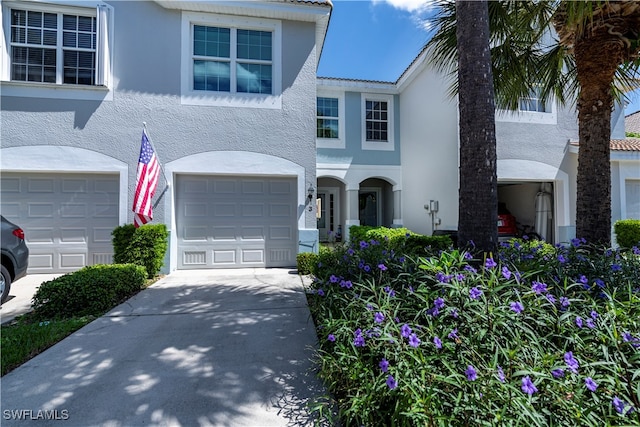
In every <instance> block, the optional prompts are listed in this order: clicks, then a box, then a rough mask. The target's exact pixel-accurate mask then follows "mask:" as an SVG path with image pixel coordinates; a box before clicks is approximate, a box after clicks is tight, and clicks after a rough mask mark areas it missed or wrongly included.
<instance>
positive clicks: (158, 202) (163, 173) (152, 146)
mask: <svg viewBox="0 0 640 427" xmlns="http://www.w3.org/2000/svg"><path fill="white" fill-rule="evenodd" d="M142 126H143V128H144V133H145V134H146V135H147V139H148V140H149V144H151V148H153V151H154V152H155V153H156V157H157V158H158V165H160V170H161V171H162V176H163V177H164V183H165V186H164V189H163V190H162V193H160V195H159V196H158V198H157V199H156V202H155V203H154V204H153V209H155V208H157V207H158V205H159V204H160V200H162V196H164V193H166V192H167V190H168V189H169V185H170V184H169V180H168V179H167V173H166V172H165V170H164V166H162V162H161V161H160V156H158V150H156V147H155V145H154V144H153V140H152V139H151V135H149V131H148V130H147V122H142Z"/></svg>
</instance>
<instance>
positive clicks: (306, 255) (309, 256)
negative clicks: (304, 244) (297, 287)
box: [296, 252, 318, 275]
mask: <svg viewBox="0 0 640 427" xmlns="http://www.w3.org/2000/svg"><path fill="white" fill-rule="evenodd" d="M296 264H297V266H298V274H303V275H306V274H314V272H315V270H316V266H317V265H318V255H317V254H315V253H313V252H300V253H298V255H296Z"/></svg>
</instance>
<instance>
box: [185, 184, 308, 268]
mask: <svg viewBox="0 0 640 427" xmlns="http://www.w3.org/2000/svg"><path fill="white" fill-rule="evenodd" d="M205 179H206V181H207V185H203V183H202V181H201V180H202V177H191V176H188V175H181V176H178V179H177V186H176V187H177V191H176V204H177V207H178V208H177V209H176V211H177V212H178V218H177V219H176V221H177V225H178V226H177V231H178V236H177V237H178V252H179V256H178V268H202V267H203V266H205V264H206V267H208V268H238V267H256V266H258V267H259V266H262V267H264V266H269V267H275V266H293V265H295V251H296V249H297V245H296V243H297V227H296V218H295V215H294V213H295V206H296V200H297V198H296V196H297V195H296V191H294V189H297V186H296V185H295V182H296V181H295V179H292V178H279V177H278V178H276V177H231V176H224V177H221V176H209V177H206V178H205ZM194 180H196V181H198V182H199V183H200V185H199V186H198V187H197V188H196V187H195V186H194V185H193V182H194ZM274 183H275V184H276V185H274ZM205 187H206V189H205ZM274 188H275V194H274V193H273V189H274ZM187 190H189V191H187ZM198 190H199V191H198ZM287 190H289V191H287ZM194 203H200V204H205V205H206V206H207V208H206V211H207V213H208V214H207V215H203V216H200V217H197V216H188V215H187V214H186V213H187V212H189V208H188V206H190V205H191V204H194ZM203 211H204V210H203ZM272 226H276V227H279V228H278V229H277V230H273V231H271V230H270V227H272ZM194 227H197V228H198V230H199V233H194V232H193V228H194ZM205 228H206V235H205V236H203V235H202V234H201V233H200V232H201V231H204V230H205ZM196 237H197V239H196ZM196 240H197V241H196ZM267 248H269V249H267ZM271 250H273V251H276V252H277V253H274V254H271V253H270V252H269V251H271ZM272 260H273V261H272Z"/></svg>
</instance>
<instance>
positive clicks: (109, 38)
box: [0, 0, 114, 100]
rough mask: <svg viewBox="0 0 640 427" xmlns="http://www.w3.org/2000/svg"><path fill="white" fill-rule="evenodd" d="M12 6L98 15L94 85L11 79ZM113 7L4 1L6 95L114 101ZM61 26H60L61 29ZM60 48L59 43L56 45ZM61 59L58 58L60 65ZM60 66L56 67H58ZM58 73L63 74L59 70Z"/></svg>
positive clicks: (1, 44)
mask: <svg viewBox="0 0 640 427" xmlns="http://www.w3.org/2000/svg"><path fill="white" fill-rule="evenodd" d="M11 9H21V10H27V11H37V12H46V13H56V14H69V15H83V16H92V17H95V18H96V21H97V22H96V70H95V73H96V74H95V84H94V85H76V84H67V83H42V82H28V81H12V80H11V53H10V51H11ZM113 15H114V14H113V7H112V6H110V5H108V4H106V3H104V2H102V1H97V2H96V1H83V0H78V1H67V0H57V1H56V0H51V1H49V2H48V3H46V4H45V3H40V2H35V1H33V2H32V1H23V2H12V1H3V2H2V5H1V6H0V21H1V22H2V32H0V82H1V86H2V94H3V95H5V96H21V97H34V98H58V99H80V100H113V93H112V87H111V86H112V80H113V79H112V75H113V67H112V63H113V51H112V49H111V47H112V46H113ZM60 29H61V27H59V28H58V30H59V31H60ZM56 48H57V49H59V48H60V47H59V46H56ZM59 64H60V60H59V61H58V65H59ZM58 65H57V66H56V68H57V67H58ZM57 73H60V71H59V70H57Z"/></svg>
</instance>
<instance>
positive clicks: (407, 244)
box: [349, 225, 453, 256]
mask: <svg viewBox="0 0 640 427" xmlns="http://www.w3.org/2000/svg"><path fill="white" fill-rule="evenodd" d="M349 239H350V241H351V244H352V245H358V243H359V242H361V241H363V242H369V241H371V240H375V241H379V242H387V244H388V247H389V249H391V250H394V251H395V252H397V253H402V254H403V255H410V256H426V255H428V254H431V253H434V252H438V251H442V250H446V249H449V248H450V247H451V246H452V244H453V242H452V240H451V238H450V237H449V236H447V235H442V236H423V235H421V234H416V233H414V232H412V231H410V230H409V229H407V228H404V227H401V228H388V227H371V226H366V225H352V226H351V227H349Z"/></svg>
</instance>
